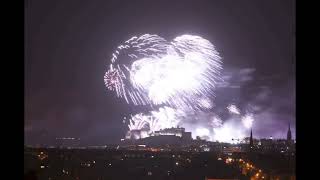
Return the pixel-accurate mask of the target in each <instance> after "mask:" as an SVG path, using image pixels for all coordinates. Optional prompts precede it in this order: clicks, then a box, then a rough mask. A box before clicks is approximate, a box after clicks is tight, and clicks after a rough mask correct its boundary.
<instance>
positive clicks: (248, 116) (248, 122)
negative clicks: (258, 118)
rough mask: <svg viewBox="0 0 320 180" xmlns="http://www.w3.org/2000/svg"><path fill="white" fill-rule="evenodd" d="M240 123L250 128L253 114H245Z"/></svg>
mask: <svg viewBox="0 0 320 180" xmlns="http://www.w3.org/2000/svg"><path fill="white" fill-rule="evenodd" d="M241 121H242V124H243V126H244V127H245V128H247V129H250V128H251V127H252V124H253V121H254V118H253V114H246V115H244V116H243V117H242V118H241Z"/></svg>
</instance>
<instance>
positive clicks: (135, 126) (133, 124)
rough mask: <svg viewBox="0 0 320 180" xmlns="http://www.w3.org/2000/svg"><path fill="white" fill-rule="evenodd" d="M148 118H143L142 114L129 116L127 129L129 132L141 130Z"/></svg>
mask: <svg viewBox="0 0 320 180" xmlns="http://www.w3.org/2000/svg"><path fill="white" fill-rule="evenodd" d="M148 118H149V117H148V116H145V115H143V114H142V113H140V114H136V115H134V116H131V119H130V120H129V125H128V127H129V129H130V130H140V129H143V128H144V127H145V126H146V124H147V119H148Z"/></svg>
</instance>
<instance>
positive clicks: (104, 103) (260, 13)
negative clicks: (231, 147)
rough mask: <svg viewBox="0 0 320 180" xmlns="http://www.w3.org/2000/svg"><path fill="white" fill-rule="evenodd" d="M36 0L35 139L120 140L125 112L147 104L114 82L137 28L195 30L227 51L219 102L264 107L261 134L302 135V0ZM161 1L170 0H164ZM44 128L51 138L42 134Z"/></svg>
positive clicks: (30, 56)
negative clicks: (119, 93) (297, 0)
mask: <svg viewBox="0 0 320 180" xmlns="http://www.w3.org/2000/svg"><path fill="white" fill-rule="evenodd" d="M146 2H148V1H135V2H131V1H127V2H126V3H121V2H116V1H103V0H100V1H99V0H93V1H86V2H80V1H76V0H69V1H62V0H56V1H48V0H29V1H28V2H27V3H26V6H25V7H26V8H25V40H26V41H25V42H26V44H25V140H26V143H35V142H38V141H41V140H43V139H45V141H49V139H50V138H52V137H63V136H71V137H79V138H82V140H83V142H84V143H86V144H106V143H114V142H117V141H119V139H120V138H123V137H124V134H125V132H126V130H127V127H126V125H124V124H123V123H122V118H123V116H125V115H128V114H129V113H132V112H134V111H137V109H135V108H134V107H132V106H129V105H127V104H126V103H125V100H123V99H118V98H116V95H115V93H113V92H110V91H108V90H107V89H106V88H105V86H104V82H103V76H104V73H105V71H106V69H107V65H108V64H109V62H110V59H111V55H112V52H113V51H114V50H115V48H116V47H117V46H118V45H120V44H121V43H122V42H124V41H126V40H127V39H129V38H130V37H131V36H134V35H141V34H145V33H149V34H158V35H160V36H162V37H164V38H166V39H168V40H171V39H172V38H174V37H176V36H179V35H182V34H194V35H200V36H202V37H203V38H206V39H208V40H209V41H210V42H212V43H213V44H214V45H215V46H216V48H217V50H218V51H219V52H220V55H221V56H222V58H223V59H222V61H223V68H224V70H223V72H222V73H223V78H225V79H226V80H228V81H227V83H226V84H224V85H223V87H221V88H220V89H218V90H217V92H216V95H217V98H216V99H215V104H216V107H217V109H219V108H220V109H222V108H225V107H226V106H227V105H228V104H229V103H231V102H232V103H236V104H237V105H238V107H239V108H240V109H241V110H243V111H245V110H246V109H248V108H249V109H250V108H251V109H252V108H253V109H254V110H255V122H254V125H253V132H254V136H255V137H269V136H271V135H272V136H273V137H278V138H285V137H286V132H287V127H288V123H289V122H290V123H291V129H292V133H293V137H294V138H295V48H294V47H295V24H294V22H295V11H294V9H295V8H294V1H293V0H287V1H284V0H283V1H279V0H263V1H254V0H252V1H246V0H243V1H232V0H224V1H218V0H211V1H193V2H195V3H189V1H180V2H176V1H152V2H151V1H149V2H148V3H146ZM160 2H161V3H160ZM41 138H42V139H41Z"/></svg>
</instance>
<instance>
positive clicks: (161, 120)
mask: <svg viewBox="0 0 320 180" xmlns="http://www.w3.org/2000/svg"><path fill="white" fill-rule="evenodd" d="M180 113H182V112H180V111H178V110H176V109H173V108H169V107H166V106H165V107H164V108H160V109H159V111H151V114H152V117H153V118H154V119H155V120H154V121H155V122H157V124H158V125H157V126H156V127H157V128H160V129H165V128H172V127H177V126H178V124H179V122H180V117H179V116H180V115H181V114H180ZM151 131H154V130H153V129H151Z"/></svg>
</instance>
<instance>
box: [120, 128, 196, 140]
mask: <svg viewBox="0 0 320 180" xmlns="http://www.w3.org/2000/svg"><path fill="white" fill-rule="evenodd" d="M156 136H176V137H180V138H183V139H191V132H186V131H185V128H182V127H177V128H166V129H161V130H159V131H154V132H151V133H149V132H148V130H145V129H140V130H131V131H128V132H127V134H126V139H132V140H133V139H134V140H137V139H144V138H147V137H156Z"/></svg>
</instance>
